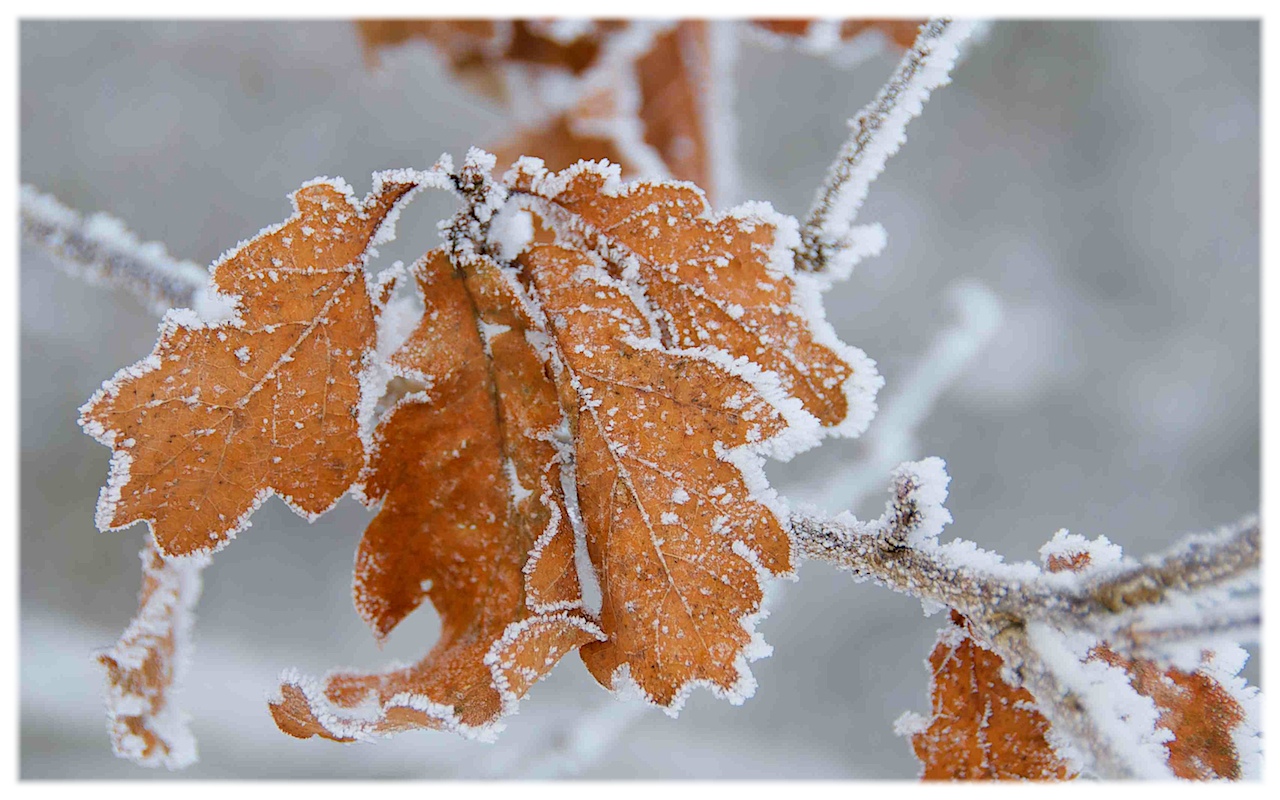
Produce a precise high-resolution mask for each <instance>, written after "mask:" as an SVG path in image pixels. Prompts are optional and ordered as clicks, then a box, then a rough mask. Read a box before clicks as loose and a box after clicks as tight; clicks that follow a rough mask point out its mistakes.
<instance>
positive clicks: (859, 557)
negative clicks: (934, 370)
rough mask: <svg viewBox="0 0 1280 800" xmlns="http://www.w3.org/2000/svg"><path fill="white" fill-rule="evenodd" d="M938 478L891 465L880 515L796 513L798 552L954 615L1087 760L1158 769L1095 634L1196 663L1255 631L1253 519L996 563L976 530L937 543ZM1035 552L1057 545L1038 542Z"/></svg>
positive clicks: (1137, 650) (1118, 772)
mask: <svg viewBox="0 0 1280 800" xmlns="http://www.w3.org/2000/svg"><path fill="white" fill-rule="evenodd" d="M948 481H949V478H948V477H947V474H946V471H945V468H944V465H943V464H942V462H941V460H939V459H936V458H930V459H925V460H924V461H921V462H916V463H908V464H904V465H902V466H901V467H899V468H898V469H897V470H896V471H895V472H894V474H893V484H892V486H891V493H892V494H891V497H890V500H889V503H888V506H887V508H886V510H885V513H884V514H883V515H882V516H881V517H880V518H878V519H876V520H872V521H870V522H861V521H859V520H857V519H855V518H854V517H853V516H852V515H851V514H849V513H847V512H846V513H844V514H841V515H839V516H837V517H835V518H833V519H821V518H818V517H815V516H813V515H810V514H802V513H801V514H792V516H791V529H792V533H793V535H794V536H795V538H796V541H797V544H798V547H799V551H800V554H801V555H802V556H804V557H805V558H809V559H815V560H820V561H826V562H828V563H831V564H834V565H836V566H837V567H840V568H841V569H845V570H848V571H850V572H852V573H853V575H854V578H855V580H859V581H862V580H874V581H875V582H877V583H880V584H882V585H884V586H888V587H889V588H891V589H894V590H896V591H899V592H902V593H904V594H907V595H910V596H912V597H916V598H918V599H920V600H921V601H922V602H923V603H924V604H925V607H926V609H938V608H941V607H949V608H952V609H955V610H956V611H958V612H960V613H961V614H963V615H964V616H965V617H966V618H968V620H969V623H970V624H971V625H972V626H973V628H974V629H975V630H976V631H978V632H979V633H980V634H981V635H982V636H983V638H984V639H985V640H986V641H987V642H988V643H989V644H990V646H991V648H992V649H993V650H995V651H996V652H997V653H998V654H999V655H1000V656H1001V658H1002V659H1003V660H1004V663H1005V665H1006V667H1007V669H1008V670H1009V672H1010V673H1011V675H1012V676H1013V678H1014V680H1015V682H1016V683H1017V684H1020V685H1023V686H1025V687H1026V688H1027V689H1028V691H1030V692H1031V693H1032V695H1033V696H1034V697H1035V698H1036V700H1037V703H1038V704H1039V705H1040V707H1041V710H1042V711H1043V712H1044V713H1045V715H1046V717H1048V718H1049V720H1050V721H1051V722H1052V723H1053V725H1054V728H1055V730H1056V731H1057V733H1058V735H1061V736H1063V737H1066V739H1067V740H1069V741H1070V742H1071V744H1072V746H1073V747H1074V748H1075V750H1076V753H1075V755H1077V756H1078V757H1079V758H1080V759H1081V760H1082V761H1083V764H1084V766H1085V767H1086V768H1088V769H1089V771H1091V772H1093V773H1095V774H1097V775H1099V776H1102V777H1111V778H1119V777H1132V776H1139V777H1161V776H1164V777H1168V776H1169V775H1170V773H1169V771H1168V765H1167V764H1166V763H1165V760H1164V759H1162V758H1160V757H1158V753H1159V752H1162V751H1161V750H1160V748H1162V747H1163V741H1164V740H1163V739H1160V738H1159V731H1161V730H1163V729H1161V728H1158V727H1155V723H1154V722H1152V723H1151V725H1147V722H1150V720H1147V719H1146V717H1147V716H1151V715H1153V714H1155V711H1153V710H1152V709H1151V708H1148V707H1147V706H1149V705H1150V703H1149V701H1145V700H1141V699H1139V700H1133V701H1132V702H1133V704H1135V708H1136V710H1135V709H1130V708H1127V707H1124V706H1116V705H1115V704H1114V703H1112V704H1110V705H1109V704H1108V703H1106V702H1104V701H1102V700H1100V699H1099V698H1100V697H1103V696H1105V695H1106V693H1107V692H1108V691H1111V692H1112V693H1113V694H1114V692H1115V691H1119V689H1118V688H1117V687H1121V688H1122V687H1126V686H1128V685H1129V683H1128V679H1127V678H1126V677H1125V673H1124V672H1123V670H1119V669H1118V668H1115V667H1113V666H1108V665H1107V664H1106V663H1104V662H1101V661H1098V660H1097V659H1095V658H1092V655H1093V654H1095V653H1096V652H1097V649H1098V648H1100V647H1103V646H1105V647H1106V648H1108V650H1109V652H1112V653H1114V654H1116V657H1118V658H1119V657H1129V656H1140V657H1151V658H1155V659H1157V660H1158V661H1159V662H1161V663H1164V662H1172V663H1173V664H1174V665H1175V666H1178V667H1180V668H1184V669H1196V668H1197V667H1196V665H1197V663H1198V662H1199V660H1200V659H1201V658H1202V656H1203V650H1204V649H1205V648H1206V647H1207V646H1213V647H1219V646H1221V647H1224V648H1234V642H1238V641H1242V640H1248V639H1250V638H1252V637H1253V636H1256V624H1257V622H1258V619H1259V611H1258V605H1257V597H1256V592H1255V591H1254V590H1256V588H1257V587H1258V586H1259V580H1260V577H1259V570H1260V566H1261V530H1260V528H1259V525H1258V522H1257V520H1256V519H1254V518H1250V519H1247V520H1245V521H1243V522H1241V523H1239V524H1237V525H1234V526H1229V527H1227V528H1224V529H1223V530H1221V531H1218V532H1217V533H1213V534H1208V535H1198V536H1193V537H1190V538H1188V539H1187V540H1186V541H1184V542H1183V543H1181V544H1179V545H1177V546H1176V547H1174V548H1172V549H1170V550H1168V551H1166V552H1165V553H1163V554H1160V555H1157V556H1154V557H1152V558H1149V559H1146V560H1145V561H1143V562H1141V563H1138V562H1135V561H1133V560H1132V559H1125V558H1123V557H1122V556H1121V555H1120V551H1119V548H1117V547H1115V546H1114V545H1111V544H1110V543H1109V542H1107V541H1106V540H1105V539H1100V540H1098V541H1097V542H1093V543H1090V542H1086V541H1085V540H1084V539H1083V537H1073V538H1074V540H1076V541H1072V542H1070V543H1071V544H1072V545H1074V546H1075V547H1076V548H1077V549H1076V552H1075V553H1074V555H1075V558H1074V560H1072V561H1071V565H1072V569H1068V570H1064V571H1054V569H1053V561H1052V558H1049V561H1048V564H1049V569H1048V570H1045V569H1041V568H1040V567H1039V566H1037V565H1035V564H1032V563H1029V562H1024V563H1017V564H1009V563H1005V562H1004V561H1003V559H1001V558H1000V556H998V555H996V554H994V553H990V552H986V551H983V550H981V549H979V548H978V547H977V546H976V545H974V544H973V543H972V542H965V541H961V540H959V539H957V540H954V541H952V542H948V543H945V544H943V543H940V542H939V541H938V534H939V533H940V532H941V530H942V528H943V526H944V525H946V524H947V523H949V522H950V521H951V515H950V513H949V512H948V511H947V510H946V508H945V507H943V502H944V501H945V499H946V486H947V483H948ZM1066 538H1067V537H1065V536H1064V535H1063V534H1060V535H1059V538H1057V539H1055V542H1054V543H1051V545H1058V544H1059V542H1060V541H1065V540H1066ZM1077 541H1078V543H1079V544H1077V543H1076V542H1077ZM1059 549H1061V546H1060V545H1059ZM1044 554H1045V555H1046V556H1051V555H1057V554H1058V553H1057V551H1052V550H1051V548H1049V547H1047V548H1046V550H1045V551H1044ZM1242 592H1243V593H1244V595H1245V596H1241V593H1242ZM1251 592H1252V593H1253V594H1252V596H1250V593H1251ZM1237 649H1238V648H1237ZM1086 662H1087V663H1086ZM1082 665H1084V666H1082ZM1112 672H1115V674H1112ZM1233 674H1234V673H1232V675H1233ZM1108 686H1110V689H1108V688H1107V687H1108ZM1125 691H1128V690H1125ZM1126 702H1129V701H1126ZM1144 703H1145V705H1144ZM1148 712H1150V713H1148ZM1144 715H1146V716H1144ZM1153 718H1154V717H1153Z"/></svg>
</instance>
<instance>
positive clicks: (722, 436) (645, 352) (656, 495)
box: [521, 245, 804, 712]
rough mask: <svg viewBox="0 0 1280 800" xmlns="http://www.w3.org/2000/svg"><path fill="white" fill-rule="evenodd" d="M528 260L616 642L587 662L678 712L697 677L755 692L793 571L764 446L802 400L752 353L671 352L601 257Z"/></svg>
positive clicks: (576, 254) (604, 608)
mask: <svg viewBox="0 0 1280 800" xmlns="http://www.w3.org/2000/svg"><path fill="white" fill-rule="evenodd" d="M521 262H522V265H523V266H524V267H525V269H526V274H527V275H528V276H529V279H530V281H531V282H532V285H533V289H534V293H535V295H536V297H537V300H538V302H539V304H540V306H541V308H542V309H543V311H544V312H545V314H546V318H547V320H548V322H547V325H548V333H549V334H550V337H551V342H552V346H553V347H554V350H555V353H556V355H557V359H558V367H559V370H560V372H559V374H558V376H557V381H558V384H559V388H560V393H561V396H562V398H563V400H562V405H563V406H564V408H565V409H566V411H567V412H568V413H569V420H570V431H571V433H572V439H573V451H574V455H575V459H574V460H575V464H576V489H577V501H578V507H579V509H580V513H581V523H582V527H583V528H584V536H585V543H586V549H587V552H588V553H589V554H590V558H591V563H592V564H593V565H594V567H595V573H596V576H597V579H598V581H599V586H600V593H601V607H600V626H601V629H602V630H603V631H604V633H605V635H606V636H607V637H608V639H607V641H602V642H593V643H590V644H587V645H585V646H584V647H583V650H582V657H583V660H584V661H585V662H586V664H587V667H588V669H589V670H590V671H591V673H592V674H593V675H594V676H595V677H596V679H597V680H598V681H600V683H601V684H603V685H604V686H606V687H609V688H613V689H622V688H624V686H626V685H628V684H629V683H630V682H634V684H635V685H636V686H638V687H639V689H640V690H641V691H642V692H643V693H644V695H645V696H646V697H647V698H649V699H650V701H652V702H654V703H656V704H658V705H662V706H666V707H668V709H669V710H671V711H673V712H674V711H676V710H678V709H679V707H680V706H681V705H682V704H683V701H684V698H685V696H687V694H688V692H689V691H690V690H691V689H692V687H693V686H696V685H707V686H709V687H711V688H712V690H713V691H714V692H716V693H717V694H720V695H724V696H727V697H729V698H730V699H731V700H734V701H736V702H741V701H742V700H743V699H744V698H745V697H747V696H750V694H751V692H752V690H753V689H754V681H753V679H752V678H751V673H750V671H749V669H748V668H747V662H748V661H749V660H751V659H753V658H755V657H758V656H759V655H761V654H762V653H764V652H767V650H766V649H765V647H764V645H763V642H762V641H760V640H759V639H758V636H757V635H755V634H754V633H753V628H754V619H755V617H756V615H757V614H758V613H759V610H760V602H761V598H762V589H761V582H762V580H763V579H764V578H765V577H766V576H768V575H776V574H781V573H787V572H790V571H791V568H792V567H791V565H792V559H791V551H790V547H791V544H790V539H789V538H788V536H787V533H786V530H785V529H784V527H783V525H782V523H781V522H780V520H779V515H778V507H777V505H776V503H773V502H770V501H771V500H772V499H773V498H772V495H771V493H769V492H767V491H764V490H762V488H761V484H762V483H763V474H762V473H761V472H760V470H759V466H758V465H757V464H755V463H754V461H753V460H752V456H751V455H750V451H752V450H763V449H766V448H768V447H770V446H773V445H775V444H778V442H777V441H775V440H778V439H779V438H780V437H782V436H783V435H784V434H793V433H794V431H792V430H789V429H788V425H789V423H790V424H795V425H796V426H797V427H800V426H802V424H803V423H802V422H796V419H797V416H798V415H797V414H796V413H795V412H796V411H798V409H795V408H794V406H795V403H794V401H793V400H792V401H791V404H790V405H789V406H788V405H787V402H786V400H785V399H783V398H782V397H781V393H780V392H778V389H777V385H776V382H775V383H774V384H773V385H772V386H770V385H769V381H768V379H767V378H766V377H765V376H762V375H760V374H759V370H758V369H756V368H754V367H753V366H752V365H750V364H748V363H746V362H738V361H733V360H731V359H729V358H727V357H725V356H723V354H721V356H720V357H719V358H717V357H714V356H712V355H711V354H709V353H708V352H705V351H679V350H670V349H666V348H663V346H662V345H661V343H660V342H658V341H656V340H655V339H653V338H651V337H650V325H649V321H648V320H647V319H646V318H645V317H644V315H643V314H642V313H641V310H640V308H639V307H638V306H637V304H636V301H635V300H633V296H632V294H631V292H630V291H629V288H628V287H627V286H626V285H624V284H622V283H621V282H619V281H617V280H615V279H613V278H611V277H610V276H609V275H608V274H607V272H606V271H605V270H604V268H603V265H602V263H601V262H600V261H599V260H598V259H597V258H596V257H594V256H593V255H592V254H589V253H585V252H582V251H577V250H572V249H568V248H565V247H560V246H555V245H543V246H537V247H534V248H533V249H532V250H530V251H529V252H527V253H526V254H524V255H523V256H522V257H521ZM766 395H769V396H766ZM775 403H777V404H778V405H775ZM780 406H782V407H786V408H789V409H790V410H791V412H792V413H790V414H789V415H784V411H783V410H782V408H780ZM801 435H804V434H801ZM735 455H736V456H737V457H736V458H735Z"/></svg>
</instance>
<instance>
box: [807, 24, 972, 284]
mask: <svg viewBox="0 0 1280 800" xmlns="http://www.w3.org/2000/svg"><path fill="white" fill-rule="evenodd" d="M972 28H973V26H972V24H971V23H968V22H960V21H952V20H951V19H948V18H940V19H932V20H929V22H928V23H927V24H925V25H924V26H922V27H921V29H920V35H919V36H918V37H917V38H916V41H915V44H914V45H912V47H911V49H910V50H909V51H907V53H906V54H905V55H904V56H903V57H902V60H901V61H900V62H899V63H898V67H897V69H896V70H894V73H893V75H892V77H890V79H889V81H888V82H887V83H886V84H885V85H884V88H882V89H881V90H880V92H879V94H877V95H876V97H875V99H874V100H872V101H871V103H870V104H868V105H867V106H865V107H864V108H863V109H862V110H861V111H859V112H858V114H857V116H855V117H854V118H853V119H851V120H849V126H850V128H851V129H852V131H851V133H850V136H849V139H848V140H847V141H846V142H845V143H844V145H843V146H842V147H841V148H840V152H839V154H837V156H836V160H835V163H833V164H832V165H831V168H830V170H829V171H828V173H827V177H826V179H825V180H824V181H823V184H822V187H821V188H820V189H819V190H818V194H817V197H816V199H815V200H814V203H813V207H812V208H811V209H810V210H809V215H808V216H807V217H806V218H805V221H804V224H803V225H802V226H801V228H800V248H799V251H798V252H797V253H796V266H797V267H798V268H800V269H805V270H809V271H812V272H823V271H830V272H832V273H834V274H836V275H842V274H845V273H847V271H848V270H849V269H852V267H853V265H854V263H856V261H857V260H858V259H860V258H862V257H863V256H865V255H867V254H868V252H874V251H875V250H876V249H878V248H877V247H876V246H874V245H873V244H872V243H871V241H872V240H874V241H876V242H880V243H882V242H883V237H884V232H883V230H881V229H880V227H879V226H878V225H877V226H869V227H868V226H863V227H860V228H856V229H855V228H854V224H853V223H854V222H855V221H856V219H857V216H858V209H859V208H861V206H862V202H863V201H864V200H865V199H866V197H867V190H868V189H869V188H870V186H871V183H872V181H874V180H875V179H876V177H877V176H878V175H879V174H880V172H881V171H882V170H884V165H885V163H886V162H887V161H888V160H889V158H890V156H892V155H893V154H894V153H896V152H897V151H898V148H900V147H901V146H902V143H903V142H904V141H906V134H905V131H906V128H907V123H909V122H910V121H911V120H912V119H913V118H915V117H917V116H919V115H920V112H921V110H923V108H924V102H925V101H926V100H927V99H928V98H929V95H930V93H932V92H933V90H934V89H936V88H938V87H939V86H942V85H944V84H946V83H948V82H949V81H950V80H951V78H950V72H951V68H952V66H953V65H954V64H955V62H956V59H957V58H958V57H959V55H960V45H961V44H962V43H963V42H964V40H965V39H966V38H968V36H969V34H970V32H971V31H972Z"/></svg>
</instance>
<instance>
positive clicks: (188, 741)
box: [97, 539, 207, 769]
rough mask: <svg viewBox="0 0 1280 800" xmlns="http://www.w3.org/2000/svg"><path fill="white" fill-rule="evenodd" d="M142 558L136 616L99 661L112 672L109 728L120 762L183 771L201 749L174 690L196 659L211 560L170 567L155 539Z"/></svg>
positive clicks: (193, 558) (185, 561)
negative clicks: (198, 617) (203, 580)
mask: <svg viewBox="0 0 1280 800" xmlns="http://www.w3.org/2000/svg"><path fill="white" fill-rule="evenodd" d="M141 556H142V591H141V592H140V594H139V597H138V613H137V616H135V617H134V618H133V621H132V622H130V623H129V627H128V628H126V629H125V632H124V634H123V635H121V637H120V641H118V642H116V644H115V645H114V646H113V647H111V648H110V649H108V650H104V651H103V652H101V653H99V654H98V657H97V658H98V663H100V664H101V665H102V666H103V667H105V668H106V670H107V717H108V726H107V727H108V731H109V732H110V734H111V747H112V750H114V751H115V753H116V755H118V756H121V757H122V758H127V759H129V760H131V761H134V762H137V763H138V764H141V765H143V766H157V765H161V766H165V767H168V768H169V769H181V768H183V767H186V766H188V765H189V764H191V763H193V762H194V761H195V760H196V745H195V740H194V739H193V738H192V736H191V731H190V730H189V729H188V727H187V717H186V714H185V713H183V712H182V711H181V710H179V709H178V708H177V707H176V706H175V705H174V703H173V690H174V685H175V683H176V682H177V680H178V679H179V677H180V674H181V672H182V671H183V669H184V667H185V662H186V659H188V658H190V653H189V652H188V650H189V648H190V643H189V642H190V634H191V631H190V629H191V609H192V607H193V606H194V605H195V602H196V600H197V598H198V597H199V595H200V572H201V570H202V569H203V568H204V566H205V564H206V563H207V557H206V556H191V557H189V558H179V559H165V558H164V557H163V556H161V555H160V553H159V552H157V550H156V548H155V544H154V542H152V541H151V540H150V539H148V540H147V544H146V546H145V547H144V548H143V550H142V553H141Z"/></svg>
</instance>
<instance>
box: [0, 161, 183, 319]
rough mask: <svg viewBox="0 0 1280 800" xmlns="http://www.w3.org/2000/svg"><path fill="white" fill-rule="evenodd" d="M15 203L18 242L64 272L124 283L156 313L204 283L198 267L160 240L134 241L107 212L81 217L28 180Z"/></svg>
mask: <svg viewBox="0 0 1280 800" xmlns="http://www.w3.org/2000/svg"><path fill="white" fill-rule="evenodd" d="M18 206H19V210H20V213H21V219H22V239H23V241H24V242H26V243H28V244H31V245H33V246H35V247H38V248H40V249H42V250H44V251H45V252H46V253H48V254H49V255H50V256H52V257H53V259H54V260H55V261H56V262H57V263H58V264H59V265H60V266H61V267H62V268H63V269H64V270H65V271H66V272H67V273H69V274H71V275H73V276H75V277H77V278H81V279H83V280H86V281H89V282H90V283H94V284H105V285H108V286H113V287H120V288H123V289H126V290H128V291H129V292H130V293H132V294H133V295H134V296H135V297H137V298H138V299H139V300H141V301H142V302H143V303H145V304H146V305H147V306H148V308H151V309H152V310H154V311H156V312H157V313H163V312H164V311H165V310H167V309H170V308H176V307H188V308H189V307H192V306H193V305H194V304H195V302H196V298H197V296H198V295H199V294H200V293H201V292H202V291H203V290H204V288H205V285H206V284H207V283H208V280H209V273H208V271H207V270H206V269H205V268H204V267H201V266H199V265H198V264H196V263H194V262H191V261H185V260H181V259H176V258H173V257H172V256H170V255H169V254H168V253H167V252H166V251H165V248H164V245H162V244H159V243H157V242H141V241H139V240H138V237H137V236H135V235H134V234H133V233H131V232H130V231H129V230H128V229H127V228H125V226H124V225H123V224H121V223H120V222H119V221H118V220H116V219H115V218H113V217H109V216H107V215H105V214H94V215H92V216H90V217H87V218H84V217H81V215H80V214H78V213H76V212H75V211H73V210H71V209H69V208H67V207H66V206H64V205H62V204H61V203H59V202H58V200H57V199H55V198H54V197H53V196H52V195H47V194H42V193H41V192H39V191H38V190H36V189H35V188H33V187H31V186H23V187H22V191H21V193H20V195H19V201H18Z"/></svg>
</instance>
